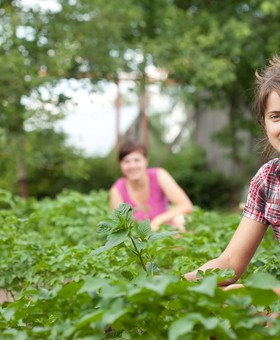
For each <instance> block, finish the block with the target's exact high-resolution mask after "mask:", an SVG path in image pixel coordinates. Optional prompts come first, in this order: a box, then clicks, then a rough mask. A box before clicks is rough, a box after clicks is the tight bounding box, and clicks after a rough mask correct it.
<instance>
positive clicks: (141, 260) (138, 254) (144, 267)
mask: <svg viewBox="0 0 280 340" xmlns="http://www.w3.org/2000/svg"><path fill="white" fill-rule="evenodd" d="M129 238H130V239H131V242H132V244H133V247H134V248H135V251H136V255H137V257H138V258H139V261H140V263H141V266H142V267H143V269H144V270H145V272H146V273H147V274H148V271H147V268H146V266H145V264H144V261H143V258H142V256H141V254H140V252H139V251H138V249H137V247H136V244H135V242H134V240H133V237H132V236H129Z"/></svg>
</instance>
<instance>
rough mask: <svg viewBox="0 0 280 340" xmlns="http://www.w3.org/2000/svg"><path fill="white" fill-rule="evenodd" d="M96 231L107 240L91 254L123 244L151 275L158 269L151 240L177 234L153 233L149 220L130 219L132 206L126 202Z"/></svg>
mask: <svg viewBox="0 0 280 340" xmlns="http://www.w3.org/2000/svg"><path fill="white" fill-rule="evenodd" d="M97 233H99V234H106V235H107V242H106V244H105V245H104V246H103V247H100V248H98V249H96V250H94V251H93V253H92V254H93V255H97V254H100V253H101V252H103V251H107V250H110V249H111V248H113V247H116V246H120V245H124V246H126V247H128V249H129V250H130V251H131V252H132V253H133V254H134V255H135V256H136V257H137V258H138V260H139V262H140V264H141V266H142V268H143V270H144V271H145V272H146V273H147V275H151V276H153V274H154V272H156V271H157V270H158V268H157V265H156V263H155V255H156V249H155V248H154V247H153V246H152V243H153V241H155V240H158V239H160V238H163V237H167V236H170V235H174V234H177V232H174V231H166V232H161V233H157V234H155V233H153V232H152V230H151V226H150V222H149V220H145V221H142V222H139V221H137V220H133V219H132V208H131V206H130V205H129V204H126V203H122V204H120V205H119V207H118V208H117V209H115V210H114V212H113V214H112V217H111V218H110V219H108V220H107V221H102V222H100V223H99V224H98V228H97ZM128 240H129V241H130V245H129V244H128V242H127V241H128Z"/></svg>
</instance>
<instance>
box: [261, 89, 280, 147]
mask: <svg viewBox="0 0 280 340" xmlns="http://www.w3.org/2000/svg"><path fill="white" fill-rule="evenodd" d="M265 130H266V134H267V137H268V139H269V142H270V144H271V145H272V146H273V148H274V149H275V150H276V151H278V152H280V97H279V95H278V93H277V92H271V94H270V95H269V96H268V98H267V105H266V111H265Z"/></svg>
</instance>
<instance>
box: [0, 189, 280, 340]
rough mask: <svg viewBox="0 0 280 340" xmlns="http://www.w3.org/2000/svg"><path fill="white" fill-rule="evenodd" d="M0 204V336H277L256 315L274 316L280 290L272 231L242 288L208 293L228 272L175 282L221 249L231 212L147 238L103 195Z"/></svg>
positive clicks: (143, 227) (275, 324) (127, 211)
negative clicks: (2, 292) (6, 297)
mask: <svg viewBox="0 0 280 340" xmlns="http://www.w3.org/2000/svg"><path fill="white" fill-rule="evenodd" d="M0 203H1V209H0V219H1V225H2V228H1V232H0V245H1V259H0V269H1V273H2V274H1V283H0V285H1V287H2V288H6V289H9V290H11V291H12V293H13V296H14V297H15V301H14V302H5V303H4V304H2V306H1V308H0V332H1V339H16V338H20V339H26V340H27V339H76V338H79V339H89V338H90V339H107V338H113V339H120V338H121V339H140V338H141V339H153V338H154V339H178V340H179V339H208V338H219V339H252V340H253V339H264V338H265V339H275V340H276V339H277V338H278V335H279V331H280V323H279V319H276V320H272V319H270V318H268V317H267V316H265V315H263V314H260V312H262V311H264V309H265V310H267V311H273V312H279V311H280V310H279V303H278V302H279V299H277V297H276V295H275V294H274V293H273V292H272V291H271V288H273V287H276V286H277V287H278V286H279V280H277V279H276V276H277V275H275V273H276V274H278V276H279V270H278V271H276V268H279V261H278V265H277V262H276V260H277V258H278V257H277V254H278V251H279V245H278V244H277V242H276V241H275V240H274V239H273V237H272V232H271V230H269V231H268V233H267V235H266V236H265V239H264V242H263V243H262V244H261V246H260V248H259V250H258V252H257V254H256V255H255V257H254V259H253V263H252V266H249V267H248V269H247V271H246V273H245V274H244V276H243V283H244V285H245V288H243V289H238V290H232V291H223V290H221V289H220V288H218V287H217V283H218V282H220V281H222V280H225V278H229V277H231V276H232V273H231V272H230V271H219V270H215V271H211V270H209V271H207V272H206V273H205V274H204V275H202V278H201V280H200V281H199V282H188V281H186V280H184V279H182V274H183V273H185V272H186V271H190V270H192V269H193V268H194V267H196V266H197V265H199V264H201V263H202V262H205V261H206V260H208V259H209V258H211V257H214V256H217V255H218V254H219V253H220V252H221V250H222V249H223V248H224V246H225V244H226V243H227V242H228V240H229V239H230V237H231V236H232V234H233V232H234V230H235V228H236V226H237V224H238V222H239V220H240V217H241V216H240V215H239V214H234V215H219V214H217V213H214V212H206V211H203V210H201V209H198V208H196V210H195V212H194V213H193V214H192V216H191V218H190V219H189V220H188V223H187V229H188V230H189V231H192V233H184V234H182V235H181V238H176V235H173V234H174V232H172V231H170V230H169V227H168V226H164V227H163V230H162V232H161V233H156V234H154V233H152V232H151V230H150V226H149V223H147V222H146V221H144V222H142V223H136V222H135V221H132V220H131V219H130V218H131V208H130V207H129V206H127V205H125V204H124V205H121V206H120V207H119V208H118V209H117V210H115V211H114V212H113V213H112V214H109V213H108V193H107V192H92V193H91V194H90V195H82V194H80V193H77V192H73V191H72V192H71V191H65V192H64V193H62V194H61V195H59V196H57V197H56V198H55V199H53V200H51V199H44V200H42V201H37V200H35V199H31V200H27V201H26V200H22V199H20V198H18V197H14V196H12V195H11V194H10V193H9V192H5V191H1V193H0ZM123 235H126V236H125V237H123ZM167 236H168V237H167ZM132 240H133V242H134V243H133V242H132ZM111 241H112V243H111ZM103 244H105V247H104V246H103ZM112 245H113V246H112ZM105 250H106V251H105ZM139 254H141V258H142V259H143V262H145V265H146V270H147V271H148V272H150V273H151V266H152V263H150V267H149V266H148V262H146V261H147V260H148V257H149V256H152V258H153V263H155V262H156V263H157V266H158V267H156V266H154V267H153V275H147V272H146V270H144V269H143V270H141V266H142V265H141V261H140V258H139ZM148 254H150V255H148ZM264 255H266V256H264ZM271 258H274V260H273V261H271ZM135 260H137V261H135ZM139 261H140V262H139ZM272 262H273V263H272ZM258 263H262V267H261V266H258V265H257V264H258ZM142 268H143V267H142ZM139 269H140V270H139ZM154 269H156V270H154ZM260 271H261V272H260ZM266 322H269V323H271V327H265V326H264V325H265V323H266Z"/></svg>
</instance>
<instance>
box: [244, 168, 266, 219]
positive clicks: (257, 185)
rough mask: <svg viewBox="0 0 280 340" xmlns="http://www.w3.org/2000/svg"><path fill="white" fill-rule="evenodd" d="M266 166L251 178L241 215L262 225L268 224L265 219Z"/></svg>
mask: <svg viewBox="0 0 280 340" xmlns="http://www.w3.org/2000/svg"><path fill="white" fill-rule="evenodd" d="M267 170H268V169H267V166H266V165H264V166H263V167H261V168H260V169H259V171H258V172H257V174H256V175H255V176H254V177H253V178H252V180H251V184H250V187H249V191H248V196H247V203H246V205H245V208H244V210H243V215H244V216H246V217H248V218H251V219H253V220H255V221H257V222H260V223H263V224H269V222H268V221H267V219H266V218H265V206H266V192H267V187H268V183H267Z"/></svg>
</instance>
